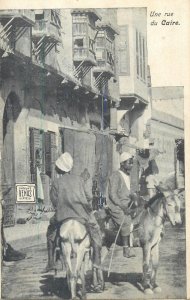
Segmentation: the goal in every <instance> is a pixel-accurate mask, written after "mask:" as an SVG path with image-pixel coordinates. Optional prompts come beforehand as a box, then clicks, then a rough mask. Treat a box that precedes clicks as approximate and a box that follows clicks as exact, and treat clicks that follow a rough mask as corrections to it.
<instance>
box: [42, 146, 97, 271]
mask: <svg viewBox="0 0 190 300" xmlns="http://www.w3.org/2000/svg"><path fill="white" fill-rule="evenodd" d="M55 165H56V171H57V174H58V176H57V178H56V179H55V180H54V182H53V184H52V187H51V191H50V199H51V201H52V204H53V206H54V208H55V214H54V216H53V217H52V218H51V219H50V224H49V226H48V230H47V248H48V264H47V267H46V269H45V270H44V272H49V271H51V270H54V269H55V266H54V247H55V240H56V236H57V231H58V228H59V227H60V225H61V224H62V223H63V222H64V221H66V220H68V219H75V220H78V221H79V222H81V223H82V224H84V225H85V226H86V228H87V230H88V232H89V234H90V237H91V245H92V247H93V264H94V266H97V267H100V265H101V256H100V251H101V247H102V237H101V232H100V229H99V225H98V223H97V221H96V219H95V217H94V214H93V213H92V193H90V192H89V189H88V188H87V185H86V184H85V178H82V177H81V176H78V175H74V174H71V173H70V171H71V170H72V168H73V158H72V157H71V155H70V154H69V153H68V152H65V153H63V154H62V155H61V156H60V157H59V158H58V159H57V161H56V162H55ZM83 177H84V176H83Z"/></svg>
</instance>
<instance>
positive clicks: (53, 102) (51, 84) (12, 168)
mask: <svg viewBox="0 0 190 300" xmlns="http://www.w3.org/2000/svg"><path fill="white" fill-rule="evenodd" d="M107 14H109V11H108V12H107ZM111 14H112V16H114V14H116V11H113V10H112V12H111ZM108 19H109V16H107V18H106V12H105V11H104V12H102V16H101V11H96V10H94V9H79V10H78V9H74V10H70V9H66V10H65V9H64V10H35V11H34V10H13V11H10V10H9V11H1V12H0V23H1V44H0V51H1V98H0V102H1V113H2V115H1V117H2V120H3V121H2V123H1V132H2V140H1V153H2V156H1V165H2V168H1V182H2V192H3V194H2V197H3V199H4V202H5V214H4V221H5V224H7V225H10V224H13V223H14V220H15V219H18V218H19V217H20V216H21V215H22V214H23V211H24V210H25V209H27V208H28V204H27V205H24V204H22V205H21V204H18V205H16V204H15V201H16V195H15V184H18V183H32V182H34V183H36V181H37V172H36V169H37V166H38V167H39V169H40V173H41V180H42V185H43V189H44V193H45V195H44V201H45V204H47V205H48V204H49V189H50V186H51V181H52V179H53V178H54V163H55V160H56V159H57V157H58V156H59V155H60V154H61V153H62V152H64V151H68V152H70V153H71V155H72V156H73V158H74V168H73V172H74V173H75V174H78V175H80V173H81V172H82V171H83V169H84V168H87V169H88V171H89V173H90V175H91V178H93V179H94V178H95V179H96V180H97V182H96V186H97V188H98V190H99V191H100V192H101V194H103V195H105V190H106V183H107V178H108V176H109V174H110V172H111V170H112V164H113V148H114V146H113V145H114V144H115V140H114V136H110V135H109V129H110V123H111V121H110V109H111V108H112V107H113V108H114V107H115V105H116V104H117V103H118V102H119V83H118V78H117V73H116V62H115V48H116V41H115V36H116V35H118V32H117V30H116V29H115V28H114V27H113V26H112V25H111V24H109V23H107V20H108ZM115 19H116V18H115Z"/></svg>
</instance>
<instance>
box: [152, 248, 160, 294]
mask: <svg viewBox="0 0 190 300" xmlns="http://www.w3.org/2000/svg"><path fill="white" fill-rule="evenodd" d="M151 256H152V276H151V285H152V287H153V289H154V292H155V293H160V292H161V288H160V287H159V286H158V284H157V283H156V274H157V270H158V263H159V243H157V244H156V245H155V246H154V247H153V248H152V250H151Z"/></svg>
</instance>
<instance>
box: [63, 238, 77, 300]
mask: <svg viewBox="0 0 190 300" xmlns="http://www.w3.org/2000/svg"><path fill="white" fill-rule="evenodd" d="M61 246H62V251H63V257H64V261H65V266H66V271H67V283H68V287H69V289H70V292H71V298H72V299H75V298H76V277H75V276H74V274H73V271H72V265H71V250H72V247H71V244H70V243H68V242H64V243H63V242H62V243H61Z"/></svg>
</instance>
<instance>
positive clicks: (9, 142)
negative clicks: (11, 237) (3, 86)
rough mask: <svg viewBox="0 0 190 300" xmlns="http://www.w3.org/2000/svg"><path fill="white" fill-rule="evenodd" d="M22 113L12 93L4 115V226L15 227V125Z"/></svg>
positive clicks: (17, 99) (14, 94)
mask: <svg viewBox="0 0 190 300" xmlns="http://www.w3.org/2000/svg"><path fill="white" fill-rule="evenodd" d="M20 112H21V106H20V101H19V98H18V96H17V95H16V93H15V92H11V93H10V94H9V96H8V97H7V100H6V103H5V107H4V113H3V151H2V192H3V200H4V206H5V207H4V212H3V217H4V226H11V225H14V221H15V220H14V212H15V169H14V166H15V163H14V139H15V138H16V137H15V136H14V123H15V122H16V120H17V118H18V116H19V114H20Z"/></svg>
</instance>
